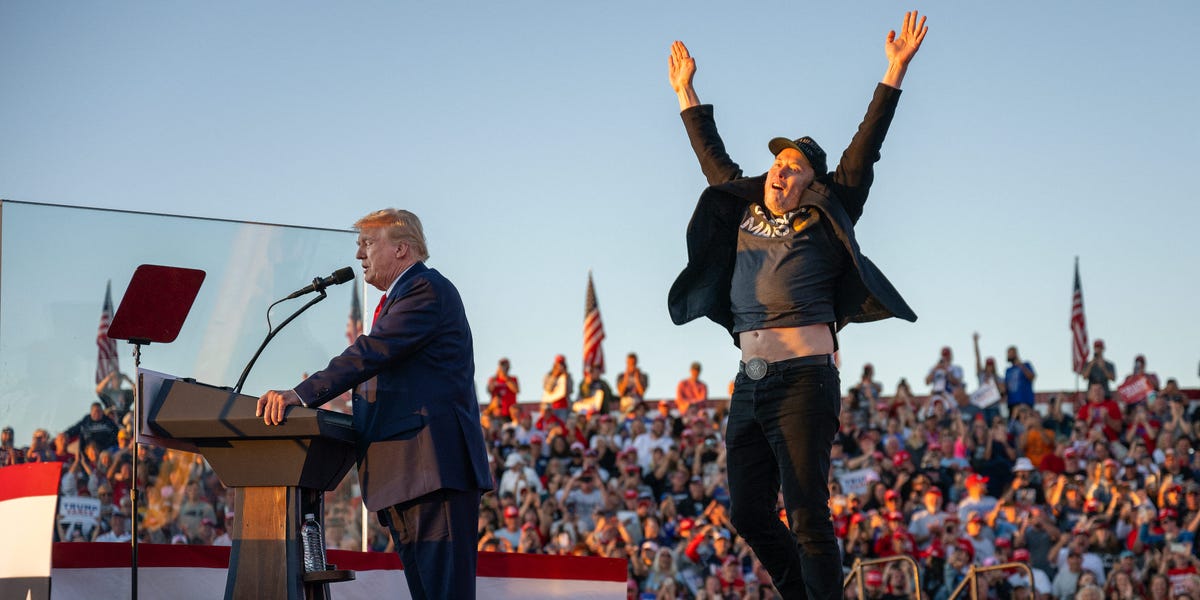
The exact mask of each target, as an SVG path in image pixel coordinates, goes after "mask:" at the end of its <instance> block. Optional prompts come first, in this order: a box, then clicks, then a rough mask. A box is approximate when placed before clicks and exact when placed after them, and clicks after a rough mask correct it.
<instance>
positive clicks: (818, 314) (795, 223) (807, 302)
mask: <svg viewBox="0 0 1200 600" xmlns="http://www.w3.org/2000/svg"><path fill="white" fill-rule="evenodd" d="M845 265H846V250H845V248H844V247H843V246H842V245H841V244H840V243H837V240H836V239H835V238H834V236H833V234H832V232H831V231H829V225H828V223H826V222H825V218H824V216H823V215H822V214H821V211H819V210H816V209H814V208H810V207H801V208H799V209H797V210H795V211H793V212H790V213H788V214H786V215H784V216H782V217H774V216H773V215H771V214H770V211H768V210H767V209H766V208H764V207H763V206H762V205H761V204H751V205H749V206H748V207H747V208H746V211H745V213H744V214H743V216H742V224H741V227H740V229H739V230H738V237H737V259H736V262H735V264H734V268H733V283H732V286H731V287H730V300H731V303H732V309H733V331H734V333H740V332H742V331H754V330H757V329H765V328H770V327H800V326H803V325H817V324H821V323H832V322H834V320H835V319H836V317H835V314H834V310H833V304H834V303H833V300H834V294H835V290H836V283H837V280H838V276H839V275H841V273H842V270H843V269H844V268H845Z"/></svg>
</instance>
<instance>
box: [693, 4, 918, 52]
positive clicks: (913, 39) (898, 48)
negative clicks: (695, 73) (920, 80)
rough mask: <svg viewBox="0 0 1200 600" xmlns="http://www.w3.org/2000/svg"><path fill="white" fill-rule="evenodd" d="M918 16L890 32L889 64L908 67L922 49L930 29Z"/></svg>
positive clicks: (908, 16) (906, 16) (906, 17)
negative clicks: (898, 29) (898, 30)
mask: <svg viewBox="0 0 1200 600" xmlns="http://www.w3.org/2000/svg"><path fill="white" fill-rule="evenodd" d="M917 16H918V15H917V11H915V10H914V11H910V12H906V13H904V24H903V25H902V26H901V27H900V33H899V34H897V33H896V32H895V31H894V30H893V31H889V32H888V34H887V43H885V44H884V45H883V49H884V51H885V52H887V57H888V62H890V63H899V64H901V65H908V63H909V61H911V60H912V59H913V56H914V55H915V54H916V53H917V50H919V49H920V48H921V42H922V41H923V40H924V39H925V34H926V33H929V28H928V27H926V26H925V17H921V21H920V22H919V23H918V22H917ZM685 51H686V50H685Z"/></svg>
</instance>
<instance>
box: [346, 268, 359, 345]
mask: <svg viewBox="0 0 1200 600" xmlns="http://www.w3.org/2000/svg"><path fill="white" fill-rule="evenodd" d="M362 332H363V319H362V301H361V300H359V299H358V279H357V278H355V279H354V281H352V282H351V285H350V318H349V319H347V321H346V343H348V344H353V343H354V340H357V339H358V336H360V335H362Z"/></svg>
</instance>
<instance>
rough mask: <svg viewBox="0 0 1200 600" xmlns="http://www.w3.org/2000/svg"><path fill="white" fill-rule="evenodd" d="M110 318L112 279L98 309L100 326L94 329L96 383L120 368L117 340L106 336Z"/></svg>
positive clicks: (111, 311)
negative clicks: (102, 302) (101, 306)
mask: <svg viewBox="0 0 1200 600" xmlns="http://www.w3.org/2000/svg"><path fill="white" fill-rule="evenodd" d="M112 318H113V303H112V280H109V282H108V287H107V288H105V290H104V308H102V309H100V328H99V329H98V330H97V331H96V349H97V350H96V383H100V382H101V381H104V378H105V377H108V374H109V373H113V372H117V371H120V368H121V366H120V364H119V362H118V360H117V340H114V339H112V338H110V337H108V324H109V323H110V322H112Z"/></svg>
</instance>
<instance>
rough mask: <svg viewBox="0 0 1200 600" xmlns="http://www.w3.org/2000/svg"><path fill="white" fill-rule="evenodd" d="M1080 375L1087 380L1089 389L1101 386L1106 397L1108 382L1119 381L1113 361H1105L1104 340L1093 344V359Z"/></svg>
mask: <svg viewBox="0 0 1200 600" xmlns="http://www.w3.org/2000/svg"><path fill="white" fill-rule="evenodd" d="M1080 374H1081V375H1083V378H1084V379H1086V380H1087V382H1088V387H1089V388H1090V387H1091V385H1092V384H1099V385H1100V388H1101V389H1103V390H1104V395H1105V396H1106V397H1107V396H1108V395H1109V393H1110V391H1109V383H1108V382H1110V381H1116V380H1117V368H1116V365H1114V364H1113V363H1112V362H1111V361H1107V360H1104V340H1096V341H1095V342H1093V343H1092V358H1091V360H1089V361H1088V362H1087V364H1086V365H1084V366H1083V371H1082V372H1081V373H1080Z"/></svg>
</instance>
